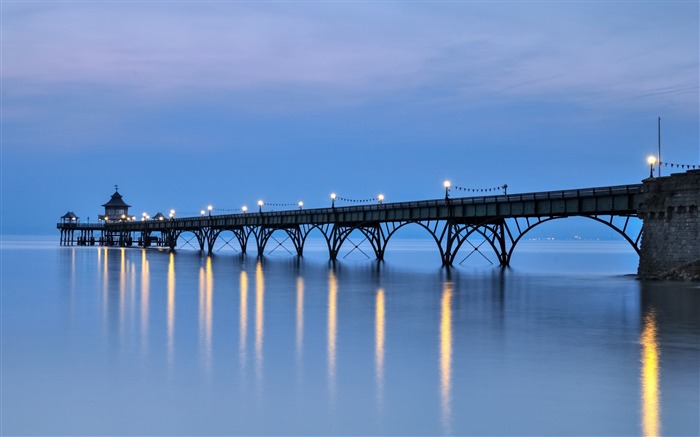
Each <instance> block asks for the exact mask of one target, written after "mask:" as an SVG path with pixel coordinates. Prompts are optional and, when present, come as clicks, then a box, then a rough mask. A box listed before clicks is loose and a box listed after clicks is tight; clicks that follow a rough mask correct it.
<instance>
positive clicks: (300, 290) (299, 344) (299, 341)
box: [296, 276, 304, 366]
mask: <svg viewBox="0 0 700 437" xmlns="http://www.w3.org/2000/svg"><path fill="white" fill-rule="evenodd" d="M296 310H297V311H296V316H297V317H296V319H297V320H296V328H297V329H296V355H297V365H298V366H300V365H301V361H302V356H303V350H304V278H303V277H302V276H297V306H296Z"/></svg>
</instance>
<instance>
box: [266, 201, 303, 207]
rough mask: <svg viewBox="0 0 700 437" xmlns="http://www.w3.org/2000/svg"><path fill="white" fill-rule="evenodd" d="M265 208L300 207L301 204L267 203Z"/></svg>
mask: <svg viewBox="0 0 700 437" xmlns="http://www.w3.org/2000/svg"><path fill="white" fill-rule="evenodd" d="M265 206H299V203H269V202H265Z"/></svg>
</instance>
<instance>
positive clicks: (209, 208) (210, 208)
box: [207, 205, 214, 217]
mask: <svg viewBox="0 0 700 437" xmlns="http://www.w3.org/2000/svg"><path fill="white" fill-rule="evenodd" d="M212 209H214V207H213V206H211V205H209V206H207V211H209V217H211V210H212Z"/></svg>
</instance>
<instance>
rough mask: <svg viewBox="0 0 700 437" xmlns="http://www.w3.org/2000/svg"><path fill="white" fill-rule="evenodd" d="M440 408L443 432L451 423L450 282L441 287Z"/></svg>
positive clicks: (448, 431)
mask: <svg viewBox="0 0 700 437" xmlns="http://www.w3.org/2000/svg"><path fill="white" fill-rule="evenodd" d="M440 408H441V414H442V427H443V431H444V432H445V433H447V434H449V433H450V429H451V423H452V281H446V282H445V284H444V285H443V290H442V300H441V303H440Z"/></svg>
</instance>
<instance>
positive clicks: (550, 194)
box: [57, 184, 644, 267]
mask: <svg viewBox="0 0 700 437" xmlns="http://www.w3.org/2000/svg"><path fill="white" fill-rule="evenodd" d="M643 191H644V189H643V184H633V185H621V186H609V187H596V188H586V189H574V190H562V191H547V192H537V193H522V194H507V195H506V194H499V195H489V196H477V197H458V198H450V197H448V195H447V191H446V196H445V198H444V199H435V200H421V201H412V202H395V203H384V202H380V203H378V204H373V205H358V206H345V207H335V203H333V206H332V207H331V208H317V209H301V207H300V208H299V209H294V210H288V211H277V212H263V211H262V208H261V209H260V211H259V212H243V213H240V214H225V215H218V214H214V215H211V211H209V215H202V216H197V217H183V218H175V217H173V216H171V217H165V216H163V215H162V214H161V215H159V216H157V217H153V218H150V217H149V218H146V217H142V219H141V220H132V218H133V217H129V216H128V206H129V205H127V204H126V203H124V202H123V200H122V199H121V195H120V194H119V193H118V191H116V192H115V194H114V195H113V196H112V200H110V202H108V203H106V204H105V205H103V206H105V215H104V216H101V217H102V218H103V220H102V221H101V222H100V223H94V224H85V223H79V221H78V220H77V217H75V215H74V214H73V215H72V216H71V215H69V214H72V213H68V214H67V215H66V216H64V217H63V218H62V219H63V220H62V222H61V223H59V224H58V225H57V227H58V229H59V230H60V231H61V244H62V245H73V244H80V245H108V246H123V247H129V246H137V247H149V246H153V245H156V246H161V247H168V248H169V249H170V250H175V248H176V247H177V245H178V240H179V239H180V238H181V236H182V235H183V234H192V235H193V236H194V237H193V239H195V238H196V241H197V243H198V246H199V250H201V251H203V252H204V251H206V252H207V253H208V254H211V253H212V252H213V250H214V244H215V243H216V241H217V239H218V238H219V237H220V236H221V235H222V234H225V233H231V234H233V237H235V239H236V240H237V241H238V244H239V246H240V250H241V252H243V253H246V251H247V247H248V242H249V241H250V240H251V237H252V239H253V240H254V243H255V248H256V251H257V255H258V256H263V254H264V251H265V247H266V245H267V244H268V242H269V241H270V239H271V237H272V235H273V234H274V233H275V232H283V233H285V234H286V236H287V237H288V238H289V240H291V242H292V244H293V245H294V249H295V251H296V255H298V256H303V253H304V243H305V242H306V240H307V237H308V236H309V235H310V234H311V233H312V232H318V233H320V234H321V235H322V236H323V238H324V239H325V241H326V243H327V245H328V253H329V258H330V259H331V260H336V259H337V257H338V253H339V251H340V249H341V247H342V246H343V244H344V243H345V242H346V241H348V237H349V235H350V234H351V233H352V232H353V231H359V232H361V233H362V234H363V235H364V237H365V238H366V239H367V241H368V242H369V244H370V245H371V246H372V249H373V251H374V254H375V256H376V258H377V259H378V260H383V259H384V253H385V251H386V247H387V244H388V243H389V241H390V239H391V237H392V236H393V235H394V234H395V233H396V232H397V231H398V230H399V229H401V228H403V227H405V226H409V225H410V226H418V227H420V228H422V229H424V230H425V231H426V232H427V233H428V235H430V236H431V237H432V238H433V239H434V241H435V243H436V246H437V249H438V250H439V253H440V257H441V260H442V264H443V265H444V266H451V265H452V264H453V263H454V261H455V257H456V255H457V253H458V252H459V250H460V248H462V247H463V246H464V244H465V243H466V242H468V239H469V238H470V237H476V236H477V235H478V236H479V237H480V238H479V239H480V241H481V242H482V243H483V244H488V245H489V246H490V247H491V249H492V250H493V251H494V252H495V254H496V256H497V257H498V262H499V264H500V265H501V266H504V267H505V266H508V265H509V264H510V259H511V257H512V255H513V251H514V250H515V248H516V247H517V245H518V243H519V242H520V241H521V240H522V238H523V236H525V235H526V234H527V233H528V232H529V231H530V230H532V229H533V228H535V227H536V226H538V225H540V224H542V223H545V222H548V221H551V220H556V219H563V218H567V217H586V218H589V219H592V220H595V221H597V222H599V223H601V224H603V225H605V226H608V227H609V228H611V229H613V230H614V231H616V232H617V233H619V234H620V235H621V236H622V237H623V238H624V239H625V240H626V241H627V242H628V243H629V244H630V245H631V246H632V248H633V249H634V250H635V251H636V252H637V253H639V252H640V240H641V231H639V230H638V227H634V226H632V227H630V226H628V225H629V223H630V221H631V219H635V218H637V217H638V209H639V206H640V204H642V202H643V200H644V199H643V196H644V194H643ZM110 208H111V209H110ZM125 208H126V209H125ZM125 212H126V213H125ZM105 217H106V219H105ZM630 228H634V229H635V231H632V230H631V229H630ZM233 237H231V240H233ZM468 246H469V247H470V249H471V250H472V251H478V250H479V248H478V246H475V245H471V244H470V245H468Z"/></svg>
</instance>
